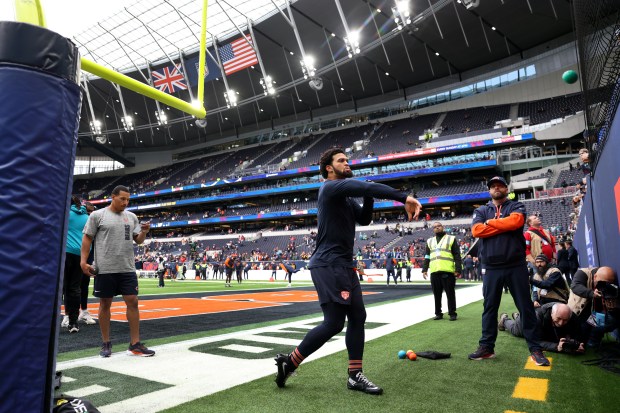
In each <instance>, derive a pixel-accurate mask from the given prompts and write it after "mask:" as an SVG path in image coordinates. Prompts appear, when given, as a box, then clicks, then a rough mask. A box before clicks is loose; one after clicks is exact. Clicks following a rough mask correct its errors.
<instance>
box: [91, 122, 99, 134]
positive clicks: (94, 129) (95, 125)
mask: <svg viewBox="0 0 620 413" xmlns="http://www.w3.org/2000/svg"><path fill="white" fill-rule="evenodd" d="M90 131H91V132H92V133H93V134H95V135H101V121H100V120H98V119H93V120H92V121H91V122H90Z"/></svg>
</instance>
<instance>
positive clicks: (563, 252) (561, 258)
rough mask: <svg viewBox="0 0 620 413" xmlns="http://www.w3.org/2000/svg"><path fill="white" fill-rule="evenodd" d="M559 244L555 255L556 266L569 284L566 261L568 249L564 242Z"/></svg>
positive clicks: (568, 265)
mask: <svg viewBox="0 0 620 413" xmlns="http://www.w3.org/2000/svg"><path fill="white" fill-rule="evenodd" d="M559 246H560V249H558V251H557V256H556V258H557V266H558V269H559V270H560V272H561V273H562V275H564V278H566V282H567V283H568V285H570V284H571V277H570V264H569V262H568V250H567V249H566V243H565V242H560V243H559Z"/></svg>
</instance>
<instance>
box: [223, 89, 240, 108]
mask: <svg viewBox="0 0 620 413" xmlns="http://www.w3.org/2000/svg"><path fill="white" fill-rule="evenodd" d="M237 94H238V93H237V92H235V91H234V90H233V89H228V92H224V98H225V99H226V107H227V108H229V109H230V107H231V106H237V100H238V98H237Z"/></svg>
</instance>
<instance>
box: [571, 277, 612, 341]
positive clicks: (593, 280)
mask: <svg viewBox="0 0 620 413" xmlns="http://www.w3.org/2000/svg"><path fill="white" fill-rule="evenodd" d="M568 305H569V306H570V308H571V310H573V313H575V314H576V315H577V316H578V319H579V322H580V324H581V327H582V331H583V332H584V333H586V334H587V336H588V337H589V338H588V346H589V347H598V346H599V345H600V344H601V341H602V339H603V335H604V334H605V333H607V332H613V334H614V336H615V337H616V340H618V328H619V327H620V309H619V308H618V277H617V275H616V272H615V271H614V270H613V269H612V268H611V267H600V268H596V267H595V268H581V269H579V270H578V271H577V272H576V273H575V275H574V277H573V283H572V285H571V293H570V297H569V299H568Z"/></svg>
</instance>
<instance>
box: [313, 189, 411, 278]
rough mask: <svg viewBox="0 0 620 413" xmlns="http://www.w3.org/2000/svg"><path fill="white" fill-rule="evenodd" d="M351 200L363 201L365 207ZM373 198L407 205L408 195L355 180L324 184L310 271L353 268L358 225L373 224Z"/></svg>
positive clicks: (319, 204)
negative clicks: (329, 268) (336, 267)
mask: <svg viewBox="0 0 620 413" xmlns="http://www.w3.org/2000/svg"><path fill="white" fill-rule="evenodd" d="M350 197H364V204H363V206H361V207H360V206H359V205H358V204H357V203H356V202H355V201H354V200H352V199H350ZM373 198H380V199H392V200H395V201H399V202H402V203H403V204H404V203H405V201H406V200H407V194H405V193H403V192H400V191H397V190H396V189H393V188H391V187H389V186H387V185H383V184H378V183H375V182H363V181H358V180H355V179H338V180H329V181H325V183H324V184H323V185H322V186H321V188H320V189H319V200H318V213H317V220H318V229H317V236H316V248H315V250H314V253H313V254H312V258H310V265H309V266H308V267H309V268H315V267H327V266H345V267H346V266H350V267H352V265H353V264H352V260H353V243H354V241H355V223H356V222H357V223H358V224H360V225H368V224H370V221H371V220H372V208H373V205H374V200H373Z"/></svg>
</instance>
